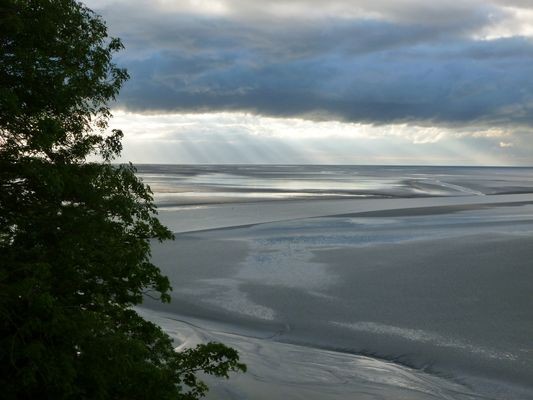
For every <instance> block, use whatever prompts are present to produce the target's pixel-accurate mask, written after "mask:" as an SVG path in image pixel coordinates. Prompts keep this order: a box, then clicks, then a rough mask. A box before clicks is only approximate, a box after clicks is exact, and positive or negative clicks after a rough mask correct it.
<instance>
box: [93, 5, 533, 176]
mask: <svg viewBox="0 0 533 400" xmlns="http://www.w3.org/2000/svg"><path fill="white" fill-rule="evenodd" d="M85 4H86V5H87V6H88V7H89V8H91V9H93V10H94V11H95V12H96V13H98V14H100V15H101V16H102V17H103V19H104V20H105V21H107V25H108V28H109V33H110V34H111V35H112V36H115V37H120V38H121V39H122V41H123V43H124V45H125V50H123V51H122V52H121V53H119V54H117V56H116V57H115V62H116V63H117V64H118V65H120V66H123V67H125V68H127V69H128V71H129V73H130V76H131V78H130V80H129V81H128V82H127V83H126V84H125V85H124V87H123V89H122V91H121V94H120V96H119V98H118V100H117V102H116V103H115V104H113V106H112V108H113V114H114V118H113V120H112V121H111V124H110V127H111V128H120V129H122V130H123V131H124V133H125V140H124V152H123V156H122V159H121V160H122V161H126V160H128V161H133V162H136V163H177V164H186V163H214V164H227V163H229V164H238V163H259V164H268V163H276V164H306V163H309V164H408V165H418V164H420V165H426V164H434V165H518V166H519V165H533V0H461V1H450V0H445V1H442V0H285V1H281V0H270V1H266V0H87V1H85Z"/></svg>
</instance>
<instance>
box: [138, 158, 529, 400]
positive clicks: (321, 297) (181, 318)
mask: <svg viewBox="0 0 533 400" xmlns="http://www.w3.org/2000/svg"><path fill="white" fill-rule="evenodd" d="M409 168H411V169H409V170H408V169H405V170H403V171H399V172H397V175H398V176H400V175H401V176H404V177H405V176H406V175H409V176H408V177H407V178H405V179H402V180H400V179H397V178H396V177H394V176H391V174H390V171H387V170H380V169H379V168H378V169H377V170H374V171H372V170H368V169H367V170H366V171H363V172H364V173H366V175H370V174H374V175H379V178H378V179H375V180H377V181H380V180H381V181H383V182H384V181H388V182H389V183H390V182H393V181H394V182H395V183H391V186H390V187H387V188H386V190H381V189H379V188H374V189H372V193H371V194H370V193H369V192H367V193H366V194H365V195H364V196H363V195H362V194H361V193H359V192H358V193H354V191H357V190H359V189H357V190H352V191H351V194H350V196H351V197H349V198H346V191H344V192H343V193H342V194H339V193H338V192H339V191H338V186H344V187H346V182H349V179H353V181H354V186H357V181H358V179H357V175H352V178H350V177H349V172H350V171H348V173H346V169H344V170H343V172H342V173H339V170H338V169H337V170H333V171H332V169H331V168H330V169H329V170H328V169H327V168H326V174H327V173H329V174H330V178H332V179H330V180H329V181H328V182H330V183H329V185H330V186H329V187H327V188H324V184H323V183H321V184H320V186H321V189H320V190H321V194H320V196H317V195H316V190H317V188H316V186H318V185H314V186H313V183H312V182H313V179H315V175H314V174H312V176H311V177H310V179H309V181H308V182H307V184H306V185H303V187H302V186H300V188H299V193H307V194H309V196H308V197H306V198H304V199H302V196H301V195H293V194H294V192H290V191H289V192H290V193H292V194H291V195H290V196H288V195H286V194H285V195H284V196H282V198H279V197H278V198H276V199H267V198H266V197H265V194H264V193H267V194H268V193H272V192H273V189H276V190H278V189H279V186H280V185H281V184H283V185H286V186H287V187H289V186H290V185H291V181H290V179H293V178H294V177H293V178H290V177H288V176H287V175H289V173H290V172H291V168H285V169H281V171H280V168H279V167H278V168H277V169H276V170H275V172H276V174H277V175H282V176H283V178H281V179H283V180H284V182H281V183H279V182H276V179H273V183H272V184H270V185H268V186H267V187H264V188H263V189H264V190H263V191H262V192H261V194H254V195H250V193H251V192H254V191H253V190H251V189H250V186H254V187H255V184H254V182H257V177H256V176H255V175H257V171H254V174H255V175H254V176H253V179H251V178H250V175H248V177H247V178H242V175H240V176H238V174H239V173H240V172H239V171H240V170H239V167H233V170H232V173H233V174H234V175H236V176H237V178H238V179H241V180H240V182H239V188H240V192H238V193H246V196H242V195H239V196H237V197H235V195H234V193H236V191H235V187H232V184H228V182H229V181H231V182H235V181H236V180H237V181H238V179H237V178H234V177H231V174H230V173H228V170H227V169H226V170H225V171H224V173H225V174H226V175H229V176H230V177H231V179H227V180H226V184H225V185H221V186H223V187H220V186H219V187H217V193H218V197H219V200H220V198H223V199H225V200H224V201H217V202H213V201H205V200H204V195H202V196H196V197H195V196H193V195H192V194H194V193H195V192H194V191H196V192H198V187H195V188H194V190H193V191H192V194H191V192H189V195H188V196H182V197H179V195H176V193H180V192H179V190H183V188H184V187H186V186H187V185H188V187H190V186H191V185H190V184H191V181H190V178H187V176H188V177H190V176H195V179H196V180H197V181H202V180H203V182H204V185H205V182H207V186H208V188H207V190H205V189H206V188H205V186H203V189H202V190H203V191H204V193H206V192H208V191H209V190H211V187H210V186H209V185H211V186H212V181H210V180H209V179H206V178H205V177H202V174H205V171H204V172H202V171H200V173H198V175H190V174H189V175H185V174H183V171H180V172H178V173H175V175H174V176H176V175H179V174H181V175H179V176H180V177H181V178H183V179H181V180H179V179H178V180H174V181H173V184H172V185H167V186H166V190H160V191H159V192H158V191H157V189H156V190H154V191H155V193H156V198H158V196H160V197H159V198H160V199H161V201H160V203H159V204H160V209H159V213H160V218H161V220H162V222H163V223H165V224H167V225H168V226H169V227H170V229H171V230H173V231H174V232H176V240H175V241H173V242H165V243H162V244H160V243H154V244H153V246H152V250H153V261H154V263H155V264H156V265H158V266H159V267H160V268H161V269H162V271H163V273H164V274H166V275H168V276H169V278H170V281H171V283H172V286H173V288H174V289H173V292H172V299H173V300H172V302H171V304H169V305H162V304H159V303H157V302H154V301H152V300H150V299H147V300H146V301H145V303H144V304H143V306H142V307H141V308H140V309H139V312H141V313H142V315H143V316H145V317H147V318H149V319H152V320H154V321H156V322H157V323H159V324H160V325H161V326H163V328H164V329H165V330H166V331H168V332H169V333H170V334H171V335H172V336H173V338H174V339H175V341H176V347H178V348H179V346H190V345H194V344H195V343H199V342H202V341H207V340H218V341H222V342H224V343H227V344H228V345H231V346H232V347H235V348H237V349H238V350H239V352H240V354H241V357H242V359H243V360H244V361H245V362H246V363H247V364H248V367H249V372H248V373H247V374H245V375H242V376H238V377H232V379H231V380H229V381H215V380H212V379H209V383H210V386H211V388H212V390H211V392H210V396H209V398H212V399H215V398H234V399H240V398H265V399H267V398H279V397H285V398H306V399H314V398H316V399H322V398H332V399H333V398H356V399H365V398H369V399H370V398H383V399H403V398H405V399H474V398H485V399H510V398H512V399H530V398H532V397H533V386H531V377H532V376H533V346H532V345H531V339H530V338H531V334H532V333H533V318H531V312H530V309H531V306H532V305H533V295H532V291H531V282H532V281H533V267H532V263H531V259H532V258H533V246H531V243H532V240H533V194H532V193H531V188H530V187H529V182H527V181H525V180H524V179H523V178H522V176H521V175H524V176H529V175H528V174H529V173H530V172H531V171H524V169H518V170H514V171H511V170H512V169H511V170H506V169H501V170H499V171H490V170H484V169H481V168H480V169H477V170H470V172H468V171H467V172H465V171H464V170H461V171H457V170H453V169H452V170H445V169H440V170H438V171H437V172H439V174H440V176H439V177H438V179H435V178H434V177H435V171H431V172H430V173H427V170H423V169H420V170H416V168H414V167H409ZM263 169H264V170H266V173H273V172H274V171H273V169H272V168H271V169H268V168H266V167H265V168H263ZM189 171H190V170H189ZM235 171H237V172H235ZM159 172H161V168H159ZM197 172H198V171H197ZM292 172H294V170H292ZM352 172H353V171H352ZM356 172H359V177H360V176H361V171H360V170H359V171H356ZM246 173H248V174H249V170H248V171H246ZM306 173H309V171H306ZM150 174H152V175H151V176H152V178H151V179H153V180H154V182H156V183H157V182H161V179H160V178H159V180H158V179H154V178H153V176H154V173H153V168H152V170H150V171H149V173H148V174H147V176H145V180H149V179H150ZM387 174H388V175H387ZM413 174H418V175H417V177H418V179H417V182H416V185H414V184H413V183H412V176H411V175H413ZM424 174H425V175H424ZM164 175H165V174H164V173H160V177H161V176H164ZM293 175H294V174H293ZM296 175H297V177H296V179H300V178H301V176H299V175H298V174H296ZM322 175H324V174H322ZM347 175H348V176H347ZM421 175H424V176H421ZM141 176H142V169H141ZM198 176H200V178H201V179H200V178H198ZM338 176H341V177H342V179H338V180H336V179H335V178H337V177H338ZM444 176H447V178H445V177H444ZM491 177H492V178H491ZM502 177H505V178H506V179H505V180H504V179H502ZM513 177H514V178H515V179H513ZM167 178H168V171H167ZM211 178H212V177H211ZM366 178H368V176H365V177H364V179H362V180H363V181H365V185H366V186H367V187H368V186H370V184H369V183H368V181H369V180H371V179H366ZM374 178H375V177H374ZM431 179H432V182H434V181H435V180H438V181H439V182H440V187H441V188H442V189H439V190H441V192H440V193H439V194H438V195H435V193H427V192H424V191H422V190H421V189H420V188H421V187H428V182H429V181H430V180H431ZM520 179H522V180H523V181H524V184H523V185H522V186H520V185H519V183H520ZM277 180H278V181H279V180H280V178H277ZM339 181H341V185H339V184H338V182H339ZM176 182H177V183H176ZM331 182H334V184H332V183H331ZM398 182H400V183H398ZM498 182H500V184H499V185H498ZM278 183H279V184H278ZM378 183H379V182H378ZM196 184H197V182H196ZM395 184H396V186H394V185H395ZM276 185H277V186H276ZM379 185H381V183H379ZM379 185H378V184H376V185H375V186H376V187H377V186H379ZM233 186H235V185H233ZM333 186H335V187H333ZM382 186H386V185H382ZM415 186H416V188H417V189H416V190H417V192H416V194H413V190H414V189H413V187H415ZM511 186H512V190H510V187H511ZM156 187H157V186H156ZM391 187H396V188H397V189H398V190H397V191H396V192H395V193H392V192H391ZM170 188H175V189H176V190H174V191H171V190H169V189H170ZM254 190H255V189H254ZM365 190H366V189H365ZM380 190H381V191H380ZM431 190H433V189H431ZM230 192H231V193H232V194H231V195H228V196H226V194H228V193H230ZM407 192H410V194H409V195H406V193H407ZM158 193H160V194H159V195H158ZM169 193H171V195H170V196H169ZM254 193H257V192H254ZM285 193H287V192H285ZM324 196H326V197H325V198H324ZM191 198H195V199H196V201H195V203H194V204H191V201H190V199H191ZM250 198H251V199H252V200H250ZM170 199H174V200H176V199H178V200H179V201H175V202H171V201H170ZM184 199H188V201H187V202H186V203H187V204H184V203H185V202H184Z"/></svg>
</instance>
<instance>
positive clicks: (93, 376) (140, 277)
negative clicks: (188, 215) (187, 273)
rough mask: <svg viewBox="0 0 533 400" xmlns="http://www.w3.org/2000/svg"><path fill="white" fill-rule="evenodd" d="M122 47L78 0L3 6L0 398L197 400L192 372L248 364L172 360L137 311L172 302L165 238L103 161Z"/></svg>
mask: <svg viewBox="0 0 533 400" xmlns="http://www.w3.org/2000/svg"><path fill="white" fill-rule="evenodd" d="M121 48H122V44H121V42H120V40H118V39H114V38H109V37H108V36H107V29H106V25H105V23H104V22H103V21H102V20H101V18H100V17H99V16H97V15H95V14H94V13H93V12H92V11H91V10H89V9H87V8H86V7H84V6H83V5H82V4H80V3H78V2H77V1H74V0H0V397H2V398H3V399H15V398H17V399H24V398H28V399H30V398H31V399H47V398H50V399H52V398H53V399H71V398H72V399H89V398H90V399H145V398H150V399H157V400H162V399H176V398H183V399H196V398H199V397H201V396H202V395H204V394H205V392H206V390H207V387H206V386H205V385H204V384H203V383H202V382H201V381H200V380H199V379H198V378H197V373H198V372H199V371H200V372H204V373H207V374H212V375H217V376H223V377H227V376H228V374H229V373H230V372H231V371H243V370H244V369H245V366H244V365H243V364H241V363H239V359H238V355H237V353H236V352H235V351H234V350H233V349H230V348H228V347H225V346H224V345H222V344H217V343H209V344H206V345H201V346H198V347H197V348H194V349H189V350H187V351H184V352H175V351H174V350H173V347H172V342H171V340H170V338H169V337H168V336H167V335H166V334H165V333H163V332H162V330H161V329H160V328H159V327H157V326H156V325H154V324H152V323H150V322H147V321H145V320H144V319H142V318H141V317H140V316H139V315H138V314H137V313H136V312H135V311H134V310H132V306H134V305H136V304H139V303H141V302H142V299H143V293H145V292H146V291H150V292H151V293H157V294H158V296H159V297H160V298H161V300H162V301H164V302H166V301H170V295H169V291H170V286H169V282H168V280H167V278H166V277H164V276H162V275H161V274H160V271H159V269H158V268H157V267H156V266H154V265H153V264H152V263H151V261H150V240H151V239H154V238H155V239H158V240H166V239H171V238H172V234H171V232H170V231H168V230H167V229H166V228H165V227H164V226H163V225H161V224H160V222H159V221H158V219H157V217H156V210H155V206H154V204H153V199H152V195H151V192H150V190H149V188H147V187H146V186H145V185H143V183H142V182H141V181H140V180H139V179H138V178H137V177H136V176H135V174H134V173H135V169H134V168H133V166H132V165H122V166H114V165H112V164H111V162H112V161H113V159H115V158H116V157H117V156H118V155H119V154H120V151H121V138H122V132H121V131H119V130H114V131H112V133H111V134H107V133H106V132H107V131H108V130H107V128H108V121H109V118H110V117H111V113H110V110H109V106H108V103H109V102H110V101H112V100H114V98H115V96H116V95H117V94H118V91H119V89H120V87H121V86H122V84H123V82H124V81H125V80H126V79H127V78H128V75H127V72H126V71H125V70H123V69H120V68H118V67H117V66H116V65H115V64H114V63H113V62H112V59H111V57H112V55H113V53H115V52H116V51H119V50H120V49H121ZM90 156H92V157H93V159H99V160H102V161H101V162H89V161H87V159H88V157H90ZM94 157H96V158H94Z"/></svg>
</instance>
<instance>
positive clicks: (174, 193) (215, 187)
mask: <svg viewBox="0 0 533 400" xmlns="http://www.w3.org/2000/svg"><path fill="white" fill-rule="evenodd" d="M137 168H138V175H139V176H140V177H141V178H142V179H143V180H144V181H145V183H147V184H148V185H150V187H151V188H152V190H153V191H154V194H155V199H156V202H157V203H158V204H159V205H160V206H166V205H173V206H176V205H191V204H210V203H228V202H230V203H233V202H235V203H240V202H250V201H252V202H255V201H270V200H290V199H306V198H321V199H324V198H325V199H328V198H402V197H403V198H405V197H425V196H468V195H479V196H482V195H491V194H509V193H531V192H533V168H514V167H504V168H502V167H412V166H344V165H332V166H324V165H139V166H137Z"/></svg>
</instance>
